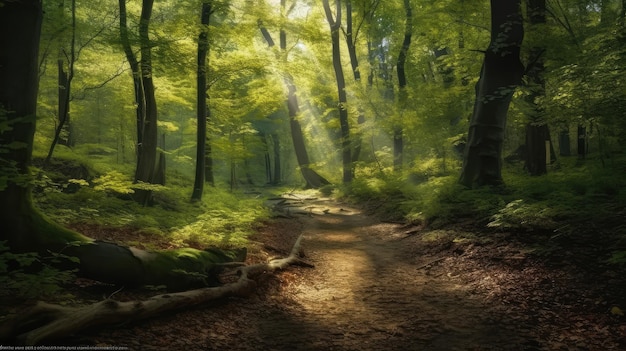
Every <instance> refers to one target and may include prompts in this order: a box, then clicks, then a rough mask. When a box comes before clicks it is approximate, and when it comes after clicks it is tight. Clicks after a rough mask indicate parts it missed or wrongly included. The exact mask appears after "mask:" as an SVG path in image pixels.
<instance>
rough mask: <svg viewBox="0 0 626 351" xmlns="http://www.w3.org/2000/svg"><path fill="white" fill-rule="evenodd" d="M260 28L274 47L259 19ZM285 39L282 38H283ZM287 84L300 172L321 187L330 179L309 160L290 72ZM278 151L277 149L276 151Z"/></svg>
mask: <svg viewBox="0 0 626 351" xmlns="http://www.w3.org/2000/svg"><path fill="white" fill-rule="evenodd" d="M281 7H282V8H284V7H285V1H284V0H281ZM259 30H260V31H261V35H263V38H264V39H265V41H266V42H267V45H268V46H269V47H273V46H274V45H275V43H274V40H273V39H272V36H271V35H270V33H269V31H268V30H267V28H265V27H264V26H263V24H262V22H261V21H260V20H259ZM280 33H281V34H280V36H281V45H283V46H281V51H282V52H283V53H285V52H286V50H287V41H286V38H287V35H286V34H285V32H284V30H282V29H281V31H280ZM283 37H284V38H285V39H282V38H283ZM283 81H284V83H285V86H286V87H287V111H288V114H289V129H290V131H291V140H292V142H293V148H294V151H295V153H296V159H297V161H298V166H299V167H300V172H301V173H302V177H303V178H304V181H305V182H306V185H305V187H306V188H313V189H315V188H319V187H321V186H323V185H326V184H329V182H328V180H326V179H325V178H324V177H322V176H321V175H319V174H318V173H317V172H315V171H314V170H312V169H311V166H310V164H311V162H310V160H309V154H308V152H307V149H306V145H305V143H304V134H303V133H302V126H301V125H300V122H299V121H298V119H297V116H298V113H300V107H299V106H298V97H297V95H296V86H295V84H294V83H293V79H292V78H291V76H289V74H288V73H286V74H285V77H284V79H283ZM274 152H276V151H274Z"/></svg>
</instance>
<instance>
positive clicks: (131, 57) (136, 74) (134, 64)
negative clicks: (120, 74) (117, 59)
mask: <svg viewBox="0 0 626 351" xmlns="http://www.w3.org/2000/svg"><path fill="white" fill-rule="evenodd" d="M119 9H120V41H121V43H122V48H123V49H124V54H125V55H126V60H127V61H128V64H129V65H130V70H131V72H132V74H133V88H134V92H135V103H136V104H137V107H136V110H135V113H136V126H137V144H136V147H135V154H136V158H137V160H136V161H137V163H139V160H140V159H141V154H140V153H139V145H141V144H143V121H144V120H145V119H146V100H145V98H144V92H143V82H142V80H141V71H140V67H139V61H138V60H137V57H136V56H135V52H134V51H133V48H132V46H131V45H130V39H129V37H128V25H127V20H126V19H127V11H126V0H119Z"/></svg>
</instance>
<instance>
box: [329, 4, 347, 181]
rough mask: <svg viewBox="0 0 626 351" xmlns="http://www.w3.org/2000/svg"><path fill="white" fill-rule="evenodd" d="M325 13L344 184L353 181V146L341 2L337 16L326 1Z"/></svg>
mask: <svg viewBox="0 0 626 351" xmlns="http://www.w3.org/2000/svg"><path fill="white" fill-rule="evenodd" d="M323 3H324V12H325V13H326V20H327V21H328V25H329V26H330V35H331V41H332V52H333V68H334V70H335V78H336V80H337V95H338V97H339V103H338V105H337V108H338V110H339V125H340V129H341V159H342V163H343V182H344V183H350V182H351V181H352V145H351V143H350V124H349V121H348V108H347V102H348V97H347V94H346V80H345V77H344V75H343V67H342V65H341V51H340V43H339V31H340V29H341V1H340V0H336V1H335V15H336V18H333V14H332V12H331V10H330V5H329V3H328V0H324V2H323Z"/></svg>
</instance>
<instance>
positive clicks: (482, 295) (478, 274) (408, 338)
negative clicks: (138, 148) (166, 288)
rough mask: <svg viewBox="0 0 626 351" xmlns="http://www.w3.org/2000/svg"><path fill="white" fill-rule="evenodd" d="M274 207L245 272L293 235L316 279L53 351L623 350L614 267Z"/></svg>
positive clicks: (299, 204) (282, 281) (300, 271)
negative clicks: (123, 350)
mask: <svg viewBox="0 0 626 351" xmlns="http://www.w3.org/2000/svg"><path fill="white" fill-rule="evenodd" d="M281 206H282V207H281V208H282V210H283V217H284V218H276V219H275V220H273V221H271V222H269V223H267V224H265V225H264V226H263V227H262V228H260V229H259V231H258V233H257V234H255V235H254V236H253V237H252V238H251V239H252V242H253V243H254V245H253V246H252V247H251V249H250V250H249V251H250V253H249V260H250V262H251V263H256V262H261V261H267V260H268V259H270V258H272V257H282V256H286V255H287V254H288V252H289V250H290V249H291V246H292V245H293V243H294V242H295V240H296V238H297V237H298V236H299V235H300V234H301V233H302V234H304V240H303V243H302V248H303V252H302V254H303V259H304V260H306V261H307V262H309V263H312V264H314V265H315V267H314V268H305V267H300V266H293V267H290V268H289V269H287V270H284V271H282V272H279V273H276V274H267V275H263V276H261V277H260V281H259V287H258V289H257V290H256V292H255V293H254V294H253V295H252V296H250V297H247V298H229V299H224V300H220V301H216V302H212V303H210V304H207V305H203V306H202V307H198V308H195V309H189V310H184V311H180V312H176V313H172V314H168V315H165V316H162V317H159V318H155V319H151V320H148V321H142V322H137V323H134V324H132V325H125V326H114V327H106V328H100V329H98V330H91V331H86V332H82V333H81V334H79V335H76V336H74V337H72V338H71V339H67V340H64V341H63V343H65V344H74V345H77V344H79V345H94V346H123V347H127V348H129V349H132V350H626V318H625V317H624V316H623V310H626V298H625V297H624V296H623V295H626V294H624V291H625V290H626V289H624V287H626V284H625V279H624V274H623V270H622V271H620V270H619V269H620V268H619V267H615V266H601V267H599V268H598V267H595V268H592V267H582V266H579V265H577V264H576V262H573V261H568V260H567V259H566V258H567V257H571V256H572V255H574V254H573V253H571V252H569V253H567V254H565V253H564V255H563V256H562V258H563V259H559V258H555V257H543V256H541V255H537V254H536V252H532V250H531V249H529V248H528V245H525V244H523V243H521V242H520V241H519V240H517V236H516V235H515V234H513V233H489V235H484V234H483V235H481V234H482V233H477V232H476V228H477V227H476V226H475V224H473V225H471V226H467V225H464V224H462V223H461V224H459V225H456V226H453V227H448V228H445V229H436V230H433V229H423V228H419V227H413V226H409V225H403V224H395V223H385V222H381V221H380V220H378V219H376V217H374V216H368V215H367V214H364V213H362V212H361V211H359V210H358V209H355V208H350V207H348V206H347V205H344V204H339V203H336V202H333V201H331V200H328V199H310V200H308V201H301V199H298V198H294V199H292V200H291V201H289V202H287V206H285V203H284V202H283V203H282V204H281ZM88 234H89V233H88ZM118 234H119V233H118ZM98 235H99V236H104V237H107V236H108V239H111V236H113V237H115V235H116V233H106V232H103V231H100V232H99V234H98ZM126 239H128V238H126ZM134 240H137V239H134ZM139 240H143V239H139ZM583 251H584V250H581V252H583ZM568 255H570V256H568ZM111 290H113V289H111ZM137 297H138V296H137V295H133V293H130V294H129V295H124V294H120V298H121V299H124V298H125V299H128V298H137ZM139 297H140V296H139Z"/></svg>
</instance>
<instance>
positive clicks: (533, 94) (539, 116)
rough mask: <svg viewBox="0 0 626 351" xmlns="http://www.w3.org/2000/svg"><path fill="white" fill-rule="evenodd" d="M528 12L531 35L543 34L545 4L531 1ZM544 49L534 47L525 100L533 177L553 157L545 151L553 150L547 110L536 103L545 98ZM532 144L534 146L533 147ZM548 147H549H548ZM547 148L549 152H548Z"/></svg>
mask: <svg viewBox="0 0 626 351" xmlns="http://www.w3.org/2000/svg"><path fill="white" fill-rule="evenodd" d="M527 12H528V18H529V20H530V21H529V22H530V29H531V33H533V34H535V35H537V36H538V35H541V33H539V32H538V30H539V29H538V28H537V27H538V26H539V27H540V26H542V25H543V24H545V23H546V1H545V0H528V2H527ZM545 51H546V48H545V47H533V48H531V49H530V55H529V62H530V63H529V65H528V67H527V77H528V84H529V89H530V93H529V94H528V96H527V97H526V101H527V102H528V103H529V104H530V105H531V106H532V112H531V116H530V121H529V122H528V124H527V125H526V147H527V150H528V152H527V153H526V163H525V168H526V170H527V171H528V172H529V173H530V175H532V176H539V175H542V174H546V173H548V167H547V165H548V164H549V163H550V161H551V160H550V158H551V157H550V158H547V156H546V150H548V151H549V150H550V148H551V141H550V131H549V129H548V125H547V124H546V122H545V118H544V109H543V107H542V106H540V105H539V104H538V103H537V99H538V98H540V97H542V96H544V95H545V79H544V77H543V75H544V71H545V67H544V64H543V54H544V52H545ZM531 143H532V144H531ZM546 144H547V145H546ZM546 146H547V147H548V149H546Z"/></svg>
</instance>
